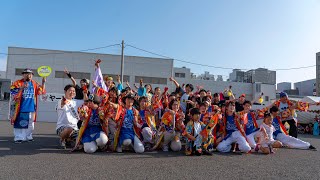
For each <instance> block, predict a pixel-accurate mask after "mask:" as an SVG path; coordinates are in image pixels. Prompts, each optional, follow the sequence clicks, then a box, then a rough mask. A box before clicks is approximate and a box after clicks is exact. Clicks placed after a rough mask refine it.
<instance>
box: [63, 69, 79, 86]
mask: <svg viewBox="0 0 320 180" xmlns="http://www.w3.org/2000/svg"><path fill="white" fill-rule="evenodd" d="M64 73H65V74H66V75H67V76H68V77H69V78H70V79H71V81H72V84H73V85H74V86H76V85H77V82H76V80H75V79H74V78H73V77H72V75H71V73H70V72H69V71H68V69H67V68H64Z"/></svg>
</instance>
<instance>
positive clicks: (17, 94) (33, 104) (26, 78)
mask: <svg viewBox="0 0 320 180" xmlns="http://www.w3.org/2000/svg"><path fill="white" fill-rule="evenodd" d="M33 75H34V74H33V72H32V70H31V69H28V68H27V69H24V70H23V72H22V79H19V80H17V81H15V82H13V84H12V85H11V87H10V93H11V95H12V98H13V101H14V102H13V105H12V106H11V107H13V108H12V109H11V111H10V112H11V113H10V121H11V124H12V125H13V134H14V142H15V143H17V144H20V143H22V142H23V141H28V142H31V141H33V137H32V132H33V130H34V122H35V121H36V113H37V100H38V95H41V94H45V82H46V78H45V77H43V78H42V85H39V83H38V82H36V81H34V80H32V78H33Z"/></svg>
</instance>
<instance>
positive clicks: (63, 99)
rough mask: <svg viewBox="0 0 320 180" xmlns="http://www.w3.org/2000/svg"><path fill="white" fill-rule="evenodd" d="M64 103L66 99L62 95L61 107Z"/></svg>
mask: <svg viewBox="0 0 320 180" xmlns="http://www.w3.org/2000/svg"><path fill="white" fill-rule="evenodd" d="M66 103H67V99H66V98H65V97H64V96H62V99H61V107H63V106H64V105H65V104H66Z"/></svg>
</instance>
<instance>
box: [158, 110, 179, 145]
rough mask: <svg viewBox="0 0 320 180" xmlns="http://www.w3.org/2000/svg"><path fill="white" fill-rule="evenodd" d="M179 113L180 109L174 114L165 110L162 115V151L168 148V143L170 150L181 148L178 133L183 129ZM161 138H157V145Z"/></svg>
mask: <svg viewBox="0 0 320 180" xmlns="http://www.w3.org/2000/svg"><path fill="white" fill-rule="evenodd" d="M181 114H182V112H181V111H178V112H177V113H176V114H175V115H174V114H172V113H171V112H165V113H164V114H163V116H162V120H161V127H162V137H163V148H164V151H167V150H168V144H169V143H170V147H171V150H173V151H180V149H181V142H180V134H181V133H182V132H183V131H184V129H185V126H184V124H183V116H182V115H181ZM161 140H162V138H160V139H159V140H158V143H157V144H156V145H159V142H160V141H161Z"/></svg>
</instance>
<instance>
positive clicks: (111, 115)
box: [96, 87, 120, 145]
mask: <svg viewBox="0 0 320 180" xmlns="http://www.w3.org/2000/svg"><path fill="white" fill-rule="evenodd" d="M96 94H97V95H98V96H99V97H101V105H102V106H103V108H104V112H105V113H106V114H105V116H106V118H107V119H108V134H107V135H108V138H109V143H110V144H112V145H113V142H114V135H115V133H116V130H117V121H116V119H118V118H119V117H116V116H119V115H120V114H119V113H120V109H119V108H120V106H118V108H116V109H115V108H114V107H113V106H112V105H111V104H110V103H109V102H112V103H117V101H118V100H117V98H112V97H110V96H109V93H108V92H106V91H105V90H103V89H102V88H100V87H97V89H96Z"/></svg>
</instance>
